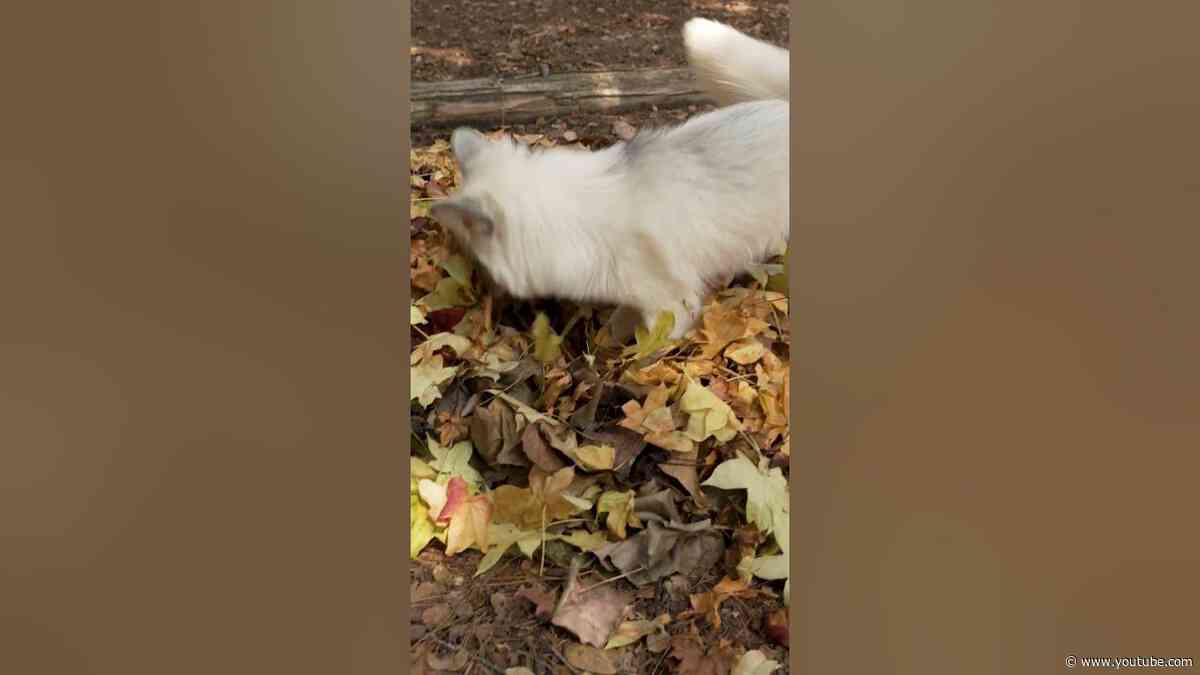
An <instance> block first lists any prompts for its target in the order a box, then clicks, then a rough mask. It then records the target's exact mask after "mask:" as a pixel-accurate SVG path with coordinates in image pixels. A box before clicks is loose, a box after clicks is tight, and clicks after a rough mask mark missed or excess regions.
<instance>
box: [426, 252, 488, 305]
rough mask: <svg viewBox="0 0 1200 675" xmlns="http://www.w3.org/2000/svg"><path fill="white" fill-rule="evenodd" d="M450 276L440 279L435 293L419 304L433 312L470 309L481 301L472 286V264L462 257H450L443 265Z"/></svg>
mask: <svg viewBox="0 0 1200 675" xmlns="http://www.w3.org/2000/svg"><path fill="white" fill-rule="evenodd" d="M441 268H442V269H443V270H445V271H446V274H447V275H448V276H446V277H444V278H442V279H440V280H439V281H438V282H437V286H435V287H434V289H433V292H432V293H430V294H429V295H426V296H425V297H423V298H421V299H420V300H418V301H417V302H419V303H420V304H422V305H425V306H426V307H428V308H429V309H431V310H436V309H446V308H447V307H470V306H472V305H474V304H475V303H477V302H478V301H479V298H478V296H477V295H476V294H475V290H474V288H473V287H472V286H471V264H470V263H469V262H468V261H467V259H466V258H464V257H463V256H461V255H455V256H450V257H449V258H447V259H446V260H445V261H443V262H442V263H441Z"/></svg>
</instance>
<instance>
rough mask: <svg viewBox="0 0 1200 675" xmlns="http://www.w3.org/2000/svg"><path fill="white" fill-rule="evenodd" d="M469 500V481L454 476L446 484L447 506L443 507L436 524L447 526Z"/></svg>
mask: <svg viewBox="0 0 1200 675" xmlns="http://www.w3.org/2000/svg"><path fill="white" fill-rule="evenodd" d="M466 499H467V481H465V480H463V479H462V476H454V477H452V478H451V479H450V482H448V483H446V505H445V506H443V507H442V512H441V513H439V514H438V517H437V519H436V522H437V524H438V525H445V524H446V523H448V522H450V517H451V516H453V515H454V512H455V511H457V510H458V507H459V506H461V505H462V503H463V502H464V501H466Z"/></svg>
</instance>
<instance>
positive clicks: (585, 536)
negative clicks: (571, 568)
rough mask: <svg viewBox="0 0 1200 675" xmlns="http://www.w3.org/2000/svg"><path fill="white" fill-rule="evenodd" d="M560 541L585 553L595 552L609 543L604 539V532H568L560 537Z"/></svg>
mask: <svg viewBox="0 0 1200 675" xmlns="http://www.w3.org/2000/svg"><path fill="white" fill-rule="evenodd" d="M559 539H561V540H562V541H565V542H567V543H568V544H570V545H572V546H574V547H575V548H578V549H581V550H583V551H594V550H596V549H598V548H600V547H601V546H604V545H605V544H607V543H608V539H606V538H605V537H604V533H603V532H588V531H586V530H575V531H573V532H568V533H566V534H563V535H559Z"/></svg>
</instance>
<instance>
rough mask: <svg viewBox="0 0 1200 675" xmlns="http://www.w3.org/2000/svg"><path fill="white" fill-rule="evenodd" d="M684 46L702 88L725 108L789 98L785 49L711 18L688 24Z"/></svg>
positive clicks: (684, 32) (692, 20)
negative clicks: (738, 104) (733, 104)
mask: <svg viewBox="0 0 1200 675" xmlns="http://www.w3.org/2000/svg"><path fill="white" fill-rule="evenodd" d="M683 44H684V47H685V48H686V50H687V57H688V65H689V66H690V67H691V69H692V72H693V73H695V75H696V79H697V80H698V81H699V82H700V85H701V87H702V88H703V89H704V91H705V92H707V93H708V94H709V95H710V96H712V97H713V98H715V99H716V100H717V101H718V102H719V103H721V104H722V105H728V104H731V103H737V102H740V101H758V100H763V99H771V98H779V99H783V100H785V101H786V100H788V99H789V90H790V86H789V76H788V70H789V67H788V66H789V63H788V61H789V60H788V51H787V50H786V49H783V48H781V47H776V46H775V45H771V44H767V43H766V42H762V41H761V40H756V39H754V38H752V37H750V36H749V35H745V34H743V33H739V32H738V31H737V30H735V29H733V28H732V27H730V26H726V25H725V24H722V23H717V22H716V21H710V20H709V19H691V20H689V21H688V22H687V23H685V24H684V25H683Z"/></svg>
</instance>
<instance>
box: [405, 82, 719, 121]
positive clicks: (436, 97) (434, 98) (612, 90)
mask: <svg viewBox="0 0 1200 675" xmlns="http://www.w3.org/2000/svg"><path fill="white" fill-rule="evenodd" d="M706 100H707V98H706V97H705V96H704V94H703V93H701V91H700V89H699V88H698V87H697V86H696V83H695V81H694V80H693V78H692V74H691V72H690V71H689V70H688V69H687V68H652V69H645V70H624V71H606V72H593V73H562V74H558V75H549V76H547V77H534V78H527V79H509V80H494V79H478V80H456V81H450V82H414V83H413V85H412V97H411V99H410V105H409V110H410V112H411V117H410V120H411V126H413V127H417V126H449V125H455V124H465V123H481V122H487V123H495V124H507V123H512V122H528V121H530V120H534V119H537V118H538V117H542V116H546V117H553V116H558V115H566V114H569V113H614V112H624V111H627V110H632V109H638V108H649V107H650V106H652V105H656V106H659V107H660V108H665V107H676V106H682V105H691V104H694V103H700V102H703V101H706Z"/></svg>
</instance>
